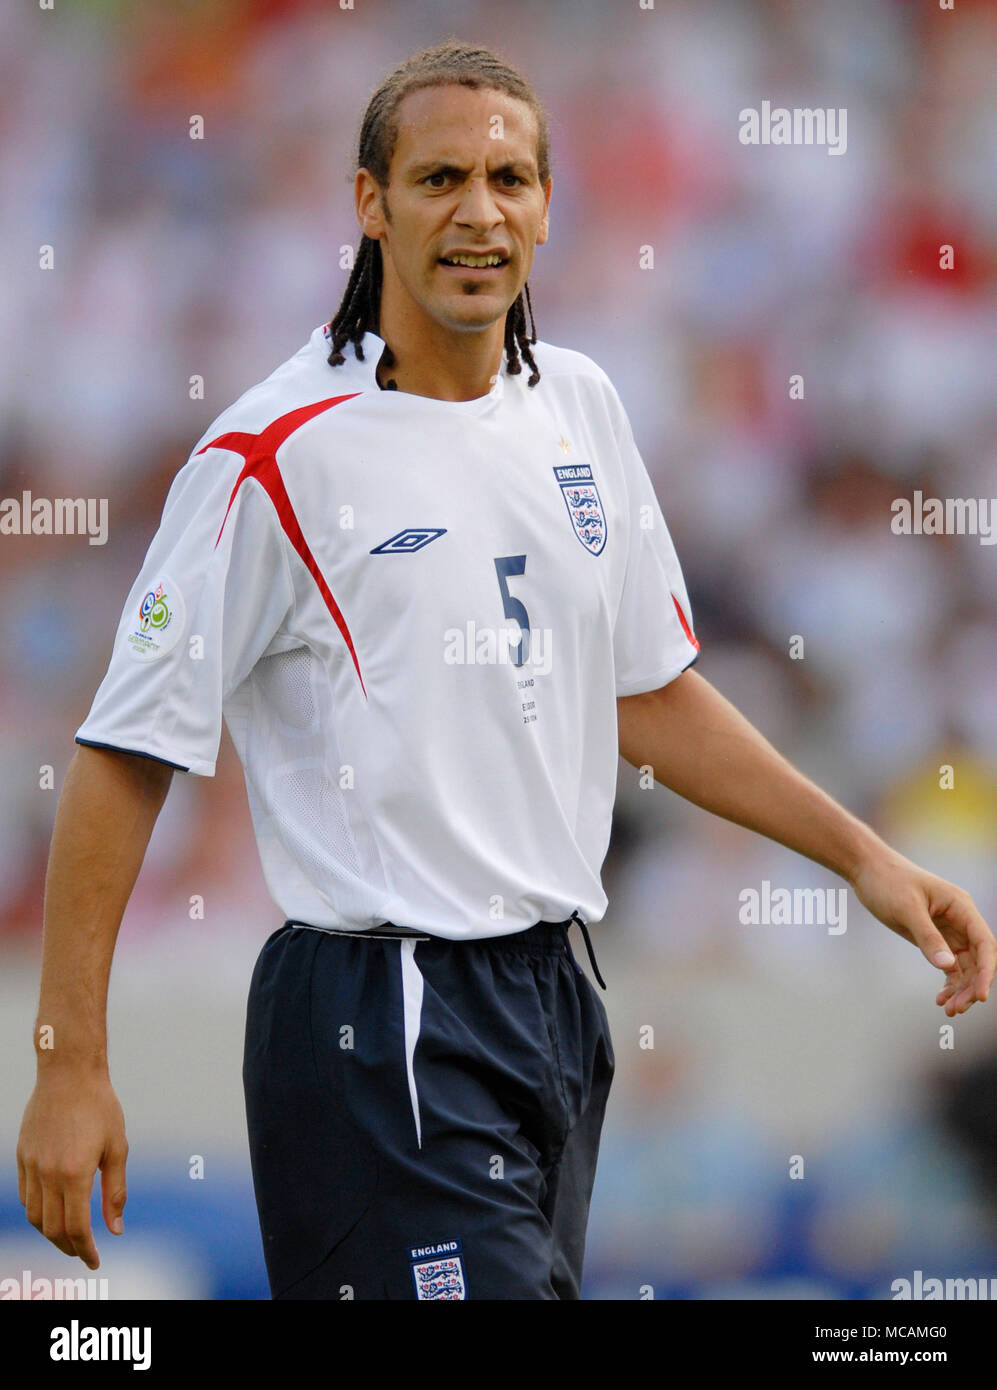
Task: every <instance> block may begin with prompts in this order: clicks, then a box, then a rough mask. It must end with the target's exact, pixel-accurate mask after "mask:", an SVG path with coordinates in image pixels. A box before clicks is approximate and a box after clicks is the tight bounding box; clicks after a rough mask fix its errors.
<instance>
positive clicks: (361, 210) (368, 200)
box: [353, 169, 385, 241]
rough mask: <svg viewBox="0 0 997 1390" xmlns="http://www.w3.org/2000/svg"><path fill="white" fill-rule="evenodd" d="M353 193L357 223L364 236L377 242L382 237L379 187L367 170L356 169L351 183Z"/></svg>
mask: <svg viewBox="0 0 997 1390" xmlns="http://www.w3.org/2000/svg"><path fill="white" fill-rule="evenodd" d="M353 193H354V197H355V198H356V205H357V221H358V222H359V223H360V228H361V230H362V231H363V233H364V235H365V236H369V237H370V238H371V240H372V241H379V240H380V239H381V237H383V236H384V227H385V222H384V207H383V204H382V202H381V185H380V184H379V183H378V182H377V180H376V179H375V178H374V175H373V174H372V173H371V172H370V170H369V169H358V170H357V175H356V178H355V179H354V181H353Z"/></svg>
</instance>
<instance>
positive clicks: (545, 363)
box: [531, 338, 611, 385]
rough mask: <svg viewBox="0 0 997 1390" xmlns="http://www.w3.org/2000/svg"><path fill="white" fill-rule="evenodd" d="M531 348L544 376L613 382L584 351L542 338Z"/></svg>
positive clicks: (600, 382)
mask: <svg viewBox="0 0 997 1390" xmlns="http://www.w3.org/2000/svg"><path fill="white" fill-rule="evenodd" d="M531 350H532V352H533V356H534V358H535V359H536V363H537V366H538V367H539V368H540V372H541V375H542V376H550V377H574V378H577V379H581V380H589V381H595V382H598V383H599V384H600V385H601V384H602V383H606V384H611V383H610V382H609V377H608V376H607V375H606V373H605V372H604V371H603V369H602V368H601V367H600V366H599V364H598V362H595V361H593V359H592V358H591V357H589V356H587V355H586V354H585V353H584V352H577V351H576V350H575V349H574V348H567V347H559V346H558V345H557V344H556V343H547V342H544V340H543V339H542V338H540V339H538V340H537V341H536V342H535V343H534V344H533V346H532V349H531Z"/></svg>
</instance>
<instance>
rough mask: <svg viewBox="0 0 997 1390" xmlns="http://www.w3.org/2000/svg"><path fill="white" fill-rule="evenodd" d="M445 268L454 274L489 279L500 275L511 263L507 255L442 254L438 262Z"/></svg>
mask: <svg viewBox="0 0 997 1390" xmlns="http://www.w3.org/2000/svg"><path fill="white" fill-rule="evenodd" d="M436 264H437V265H438V266H440V267H441V268H442V269H443V270H448V271H451V272H452V273H453V274H454V275H459V276H461V277H462V278H465V279H466V278H471V279H475V280H477V279H485V280H487V279H489V278H492V277H494V276H496V275H500V274H501V273H502V271H503V270H504V269H505V268H506V266H507V265H508V264H509V258H508V257H507V256H499V255H485V256H470V255H457V256H441V257H440V259H439V260H438V261H437V263H436Z"/></svg>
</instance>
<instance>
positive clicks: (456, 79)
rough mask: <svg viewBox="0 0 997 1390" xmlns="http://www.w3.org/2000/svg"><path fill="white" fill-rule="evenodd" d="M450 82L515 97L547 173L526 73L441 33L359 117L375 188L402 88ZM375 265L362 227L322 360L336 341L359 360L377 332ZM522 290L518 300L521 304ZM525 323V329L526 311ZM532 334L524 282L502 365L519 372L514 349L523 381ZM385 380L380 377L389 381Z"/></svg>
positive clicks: (373, 245)
mask: <svg viewBox="0 0 997 1390" xmlns="http://www.w3.org/2000/svg"><path fill="white" fill-rule="evenodd" d="M450 83H456V84H458V85H460V86H463V87H472V88H479V87H493V88H495V89H496V90H498V91H500V92H504V93H505V94H506V95H507V96H511V97H516V98H518V99H519V100H520V101H523V102H526V104H527V105H528V106H529V107H530V109H531V110H532V112H533V114H534V116H535V118H536V122H537V165H538V172H539V176H540V182H541V184H545V183H546V182H547V179H548V177H549V174H550V134H549V128H548V122H547V113H546V111H545V110H544V107H543V105H542V103H541V101H540V99H539V98H538V97H537V96H536V94H535V93H534V91H533V89H532V87H530V85H529V83H528V82H527V80H526V78H525V77H524V76H523V75H522V74H521V73H519V72H517V71H516V69H515V68H512V67H510V66H509V65H508V64H507V63H506V62H505V61H504V60H503V59H502V58H500V57H499V55H498V54H497V53H494V52H493V51H492V50H491V49H489V48H473V47H470V46H468V45H466V44H462V43H460V42H459V41H458V40H457V39H454V38H451V39H448V40H447V41H446V42H445V43H443V44H440V45H438V46H437V47H436V48H425V49H423V50H422V51H421V52H419V53H413V54H412V55H411V56H410V57H409V58H406V60H405V62H404V63H402V64H401V65H400V67H397V68H396V69H395V71H394V72H393V73H391V74H390V76H389V77H387V78H386V79H385V80H384V81H383V82H382V83H381V85H380V87H378V89H377V91H376V92H375V93H374V95H373V96H372V97H371V99H370V101H369V102H368V104H367V110H366V112H365V113H364V117H363V120H362V122H361V124H360V137H359V140H358V142H357V160H356V167H357V169H369V170H370V172H371V174H372V175H373V176H374V178H375V180H376V181H377V183H378V184H379V185H380V186H381V188H382V190H383V189H386V188H387V186H388V170H389V168H390V167H391V157H392V155H393V154H394V150H395V144H396V142H397V140H398V118H397V112H398V107H399V105H400V104H401V102H402V100H403V99H404V98H405V97H407V96H408V95H409V93H410V92H415V91H418V90H419V89H420V88H423V87H441V86H445V85H448V84H450ZM382 281H383V267H382V262H381V248H380V246H379V245H378V243H377V242H376V241H375V240H373V239H372V238H371V237H369V236H367V235H366V233H364V235H363V236H362V237H361V240H360V246H359V249H358V250H357V254H356V259H355V261H354V263H353V270H352V272H351V273H350V278H349V280H348V281H347V285H346V291H345V293H344V295H343V298H342V302H341V303H340V306H339V308H338V310H337V311H336V313H335V315H334V316H333V318H332V319H331V320H330V323H329V330H330V334H331V338H332V351H331V352H330V353H329V357H328V362H329V365H330V366H331V367H338V366H340V365H341V364H342V363H343V362H345V360H346V359H345V357H344V356H343V351H342V350H343V348H344V347H345V346H346V344H347V343H352V344H353V346H354V350H355V352H356V355H357V357H358V358H359V359H360V361H361V362H362V361H363V348H362V346H361V340H362V338H363V335H364V333H365V332H367V331H368V330H369V331H370V332H372V333H376V332H377V331H378V325H379V323H380V310H381V285H382ZM524 296H525V303H524ZM527 313H529V322H530V328H529V332H527V327H526V316H527ZM536 341H537V327H536V322H535V320H534V318H533V303H532V301H531V299H530V287H529V285H528V284H524V285H523V289H522V291H521V292H520V293H519V295H518V296H517V298H516V301H515V303H514V304H512V305H511V306H510V308H509V312H508V313H507V314H506V317H505V353H506V358H507V366H506V371H507V373H508V374H509V375H510V376H518V375H519V373H520V372H521V371H522V363H521V362H520V354H522V357H523V359H524V360H525V362H526V363H527V365H528V366H529V367H530V369H531V375H530V378H529V380H528V382H527V385H528V386H536V384H537V382H538V381H539V380H540V369H539V368H538V367H537V364H536V362H535V361H534V360H533V353H532V352H531V351H530V348H531V346H532V345H533V344H534V343H535V342H536ZM381 361H382V362H383V364H384V366H385V367H391V366H394V364H395V358H394V354H393V353H392V351H391V348H390V347H388V346H387V344H385V349H384V354H383V356H382V358H381ZM394 386H395V383H394V382H393V381H391V382H389V383H388V387H389V389H391V388H394Z"/></svg>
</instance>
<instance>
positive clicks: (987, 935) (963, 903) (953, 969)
mask: <svg viewBox="0 0 997 1390" xmlns="http://www.w3.org/2000/svg"><path fill="white" fill-rule="evenodd" d="M852 887H853V888H854V889H855V892H856V893H857V894H858V897H859V899H860V901H861V902H863V903H864V904H865V906H866V907H867V908H868V909H869V911H870V912H871V913H873V915H874V916H876V917H878V918H879V920H880V921H881V922H883V923H885V925H886V926H888V927H889V928H890V930H891V931H895V932H896V933H897V935H898V936H902V937H903V938H904V940H905V941H910V942H912V943H913V944H914V945H915V946H917V947H918V948H919V949H920V951H921V953H922V955H923V956H924V958H925V959H926V960H928V961H930V963H931V964H932V965H934V966H935V968H936V969H938V970H944V971H945V975H946V981H945V984H944V985H943V987H942V988H941V989H940V990H939V992H938V994H937V996H936V998H935V1003H936V1004H938V1005H942V1006H944V1008H945V1012H946V1013H947V1014H948V1016H949V1017H950V1018H954V1017H955V1015H956V1014H964V1013H965V1012H966V1010H967V1009H968V1008H970V1007H971V1006H972V1005H973V1004H975V1003H976V1001H977V1000H978V999H979V1000H980V1001H981V1002H982V1001H984V1000H985V999H986V998H987V996H988V994H989V993H990V985H991V983H992V981H993V978H994V971H995V970H997V941H995V940H994V935H993V932H992V931H991V930H990V928H989V927H988V926H987V924H986V922H985V921H984V920H983V918H982V917H981V916H980V913H979V912H978V911H977V908H976V904H975V903H974V902H973V900H972V898H971V897H970V896H969V894H968V893H966V892H964V891H963V889H961V888H957V887H956V886H955V884H954V883H947V882H946V880H945V879H943V878H938V877H936V875H935V874H929V873H927V872H926V870H924V869H921V868H919V867H918V866H917V865H916V864H914V863H912V862H911V860H909V859H905V858H904V856H903V855H902V854H897V853H896V851H895V850H891V849H888V848H884V850H883V851H880V852H878V853H877V854H875V855H874V856H873V857H872V858H871V859H870V860H868V861H866V863H865V864H864V865H863V866H862V868H861V869H860V870H859V871H858V872H857V873H856V875H855V877H854V879H853V880H852Z"/></svg>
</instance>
